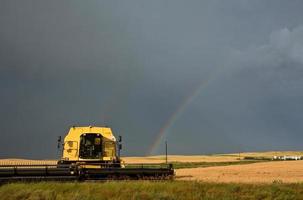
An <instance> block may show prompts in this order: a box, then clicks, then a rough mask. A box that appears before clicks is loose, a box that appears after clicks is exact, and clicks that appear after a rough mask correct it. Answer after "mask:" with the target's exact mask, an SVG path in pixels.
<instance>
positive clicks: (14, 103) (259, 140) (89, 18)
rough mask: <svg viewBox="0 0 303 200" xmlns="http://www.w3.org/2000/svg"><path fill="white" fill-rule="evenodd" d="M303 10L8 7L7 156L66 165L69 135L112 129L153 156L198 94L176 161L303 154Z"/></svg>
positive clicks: (0, 0) (260, 2)
mask: <svg viewBox="0 0 303 200" xmlns="http://www.w3.org/2000/svg"><path fill="white" fill-rule="evenodd" d="M302 10H303V1H302V0H292V1H285V0H267V1H264V0H228V1H226V0H204V1H200V0H192V1H191V0H187V1H185V0H184V1H178V0H167V1H162V0H153V1H144V0H137V1H122V0H121V1H114V0H113V1H101V0H99V1H93V0H91V1H82V0H77V1H76V0H73V1H71V0H70V1H68V0H65V1H62V0H51V1H50V0H48V1H44V0H36V1H30V0H28V1H23V0H19V1H16V0H0V91H1V93H0V95H1V98H0V128H1V130H0V133H1V140H0V157H1V158H4V157H25V158H56V156H57V150H56V140H57V136H59V135H62V136H64V135H65V134H66V133H67V131H68V129H69V127H70V126H72V125H84V126H85V125H104V124H106V125H109V126H111V127H112V128H113V131H114V133H115V134H116V135H122V136H123V139H124V150H123V155H146V154H148V150H149V149H150V148H151V146H152V144H153V143H154V141H155V139H156V136H157V135H158V133H159V132H160V130H161V128H162V127H164V126H165V124H166V123H167V122H168V121H169V119H170V118H171V116H172V115H173V113H175V111H176V110H178V108H179V107H180V106H181V105H182V102H184V101H186V99H187V98H188V97H189V96H191V94H192V93H193V92H195V90H196V88H200V89H199V91H197V92H196V95H195V97H194V98H193V100H192V101H191V102H190V103H189V104H188V105H186V108H184V110H183V111H182V113H180V114H179V116H178V117H177V118H176V119H175V120H174V122H173V123H172V125H171V127H170V129H169V133H167V137H166V138H165V139H166V140H168V144H169V153H170V154H205V153H225V152H238V151H263V150H302V149H303V145H302V141H303V134H302V131H303V123H302V120H303V117H302V113H303V92H302V91H303V12H302ZM205 82H207V85H205V86H203V83H205ZM201 84H202V87H200V86H201ZM163 149H164V148H163ZM163 149H162V144H160V148H158V149H157V151H156V153H163Z"/></svg>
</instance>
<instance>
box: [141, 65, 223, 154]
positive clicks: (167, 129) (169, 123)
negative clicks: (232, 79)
mask: <svg viewBox="0 0 303 200" xmlns="http://www.w3.org/2000/svg"><path fill="white" fill-rule="evenodd" d="M221 69H222V68H221ZM217 72H218V71H217ZM215 75H218V73H214V74H213V75H212V76H210V77H209V78H208V79H207V80H205V81H202V82H201V83H200V84H199V85H198V86H197V87H195V88H194V89H193V90H192V92H191V93H190V94H189V95H188V96H187V97H186V98H184V100H183V101H182V102H181V103H180V105H179V106H178V107H177V109H176V110H175V111H174V112H173V113H172V114H171V115H170V117H169V118H168V120H166V122H165V123H164V125H163V126H162V127H161V128H160V131H159V132H158V133H157V135H156V139H155V140H154V142H153V143H152V145H151V146H150V148H149V149H148V152H147V155H155V154H156V153H157V151H158V150H159V146H160V144H161V142H163V141H165V140H167V137H168V136H169V134H170V133H171V129H172V127H173V126H174V124H175V123H176V121H177V120H178V119H179V118H180V117H181V116H182V114H183V113H184V111H185V110H186V108H187V107H188V106H189V105H190V104H191V103H192V102H193V101H194V99H195V98H196V97H197V96H199V94H200V92H201V91H202V90H204V89H205V88H206V87H207V86H208V85H209V84H210V82H211V81H212V80H214V79H215V77H217V76H215Z"/></svg>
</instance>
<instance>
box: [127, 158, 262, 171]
mask: <svg viewBox="0 0 303 200" xmlns="http://www.w3.org/2000/svg"><path fill="white" fill-rule="evenodd" d="M259 162H268V161H267V160H239V161H229V162H169V163H170V164H173V168H174V169H183V168H197V167H215V166H227V165H244V164H252V163H259ZM125 167H126V168H140V167H144V168H159V167H167V165H166V164H165V163H158V164H129V165H126V166H125Z"/></svg>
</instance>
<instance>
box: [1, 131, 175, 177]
mask: <svg viewBox="0 0 303 200" xmlns="http://www.w3.org/2000/svg"><path fill="white" fill-rule="evenodd" d="M61 146H62V147H63V149H62V156H61V159H60V160H59V161H58V164H57V165H0V182H1V181H12V180H22V181H24V180H30V181H33V180H60V181H61V180H108V179H118V180H120V179H171V178H172V177H173V176H174V169H173V167H172V165H170V164H146V163H145V164H125V165H124V164H123V165H122V161H121V159H120V150H121V147H122V145H121V137H120V136H119V139H118V141H117V140H116V138H115V136H114V135H113V133H112V130H111V129H110V128H109V127H95V126H87V127H75V126H73V127H71V128H70V130H69V132H68V134H67V135H66V137H65V138H64V142H63V144H61V137H60V138H59V139H58V147H61Z"/></svg>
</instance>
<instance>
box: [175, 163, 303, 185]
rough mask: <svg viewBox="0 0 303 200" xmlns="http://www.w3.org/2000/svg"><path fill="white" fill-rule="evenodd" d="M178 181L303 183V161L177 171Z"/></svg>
mask: <svg viewBox="0 0 303 200" xmlns="http://www.w3.org/2000/svg"><path fill="white" fill-rule="evenodd" d="M176 175H177V179H179V180H198V181H205V182H217V183H218V182H225V183H230V182H233V183H273V182H285V183H298V182H303V161H273V162H262V163H253V164H247V165H230V166H219V167H207V168H192V169H177V170H176Z"/></svg>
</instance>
